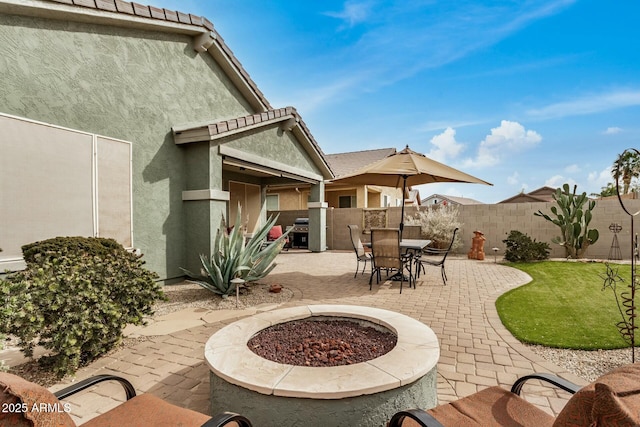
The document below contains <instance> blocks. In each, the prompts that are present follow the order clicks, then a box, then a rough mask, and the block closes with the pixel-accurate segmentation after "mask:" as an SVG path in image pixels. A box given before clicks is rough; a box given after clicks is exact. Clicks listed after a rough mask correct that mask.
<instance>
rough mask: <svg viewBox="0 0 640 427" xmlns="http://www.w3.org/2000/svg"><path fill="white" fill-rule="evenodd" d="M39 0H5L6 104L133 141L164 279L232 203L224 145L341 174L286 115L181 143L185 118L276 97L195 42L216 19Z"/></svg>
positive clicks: (244, 110) (135, 174) (227, 115)
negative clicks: (158, 18)
mask: <svg viewBox="0 0 640 427" xmlns="http://www.w3.org/2000/svg"><path fill="white" fill-rule="evenodd" d="M32 4H33V5H35V6H37V7H34V8H31V7H25V8H23V7H20V8H16V7H14V5H12V4H5V3H3V2H2V1H0V40H2V41H3V42H2V43H0V70H2V79H0V93H1V94H2V96H0V112H2V113H5V114H11V115H15V116H19V117H25V118H29V119H33V120H38V121H42V122H46V123H51V124H54V125H58V126H63V127H68V128H71V129H77V130H80V131H85V132H90V133H95V134H99V135H105V136H107V137H111V138H118V139H122V140H125V141H129V142H131V144H132V163H133V164H132V188H133V197H132V198H133V236H134V237H133V246H134V247H135V248H139V249H140V250H141V251H142V253H144V255H145V260H146V262H147V266H148V267H149V268H151V269H152V270H154V271H156V272H157V273H158V274H159V275H160V277H161V278H162V279H165V280H170V279H173V278H178V277H181V276H183V273H182V271H181V270H180V267H190V268H195V267H197V263H198V261H197V255H198V254H199V253H204V254H207V253H208V252H209V249H210V248H209V245H210V242H211V239H212V236H214V235H215V230H216V229H217V228H218V225H219V221H220V217H221V215H226V214H227V211H228V205H227V200H225V196H224V192H225V191H226V190H227V186H228V181H229V176H225V172H224V171H223V169H224V167H223V159H224V157H225V156H224V155H222V154H221V150H222V149H221V146H223V145H228V146H229V147H230V148H233V149H234V150H236V152H238V153H248V155H249V157H250V156H251V155H253V156H255V157H258V158H267V159H270V160H277V161H278V162H279V164H282V165H294V166H295V167H296V168H297V169H299V170H304V171H308V172H309V173H312V174H319V175H322V174H324V175H325V176H326V177H327V178H330V177H331V175H330V174H329V175H327V172H326V170H321V169H322V168H320V167H318V166H317V164H318V162H319V160H318V159H317V158H312V157H313V155H312V154H309V149H308V148H307V147H305V146H303V145H302V144H301V143H300V142H299V140H298V138H297V137H295V136H293V134H292V133H291V132H290V131H283V130H282V129H281V128H279V127H278V126H276V125H273V126H266V127H265V128H262V129H254V130H251V131H247V132H245V133H242V134H236V135H235V136H233V137H231V138H229V139H227V140H225V141H216V142H212V141H204V142H195V143H191V144H182V145H178V144H177V143H176V141H175V136H174V133H173V132H172V128H173V127H175V126H176V125H182V124H186V123H194V122H205V123H215V122H219V121H223V120H229V119H232V118H235V117H242V116H248V115H251V114H255V113H260V112H261V111H266V110H267V109H268V108H270V106H269V105H268V104H265V106H264V107H262V108H258V107H257V106H256V102H255V101H252V100H249V99H248V98H247V97H246V96H245V92H243V91H242V90H240V89H239V88H238V87H237V85H236V82H235V81H234V80H233V79H231V78H230V77H229V74H228V71H227V70H225V69H223V67H221V66H220V64H219V62H218V61H217V60H216V59H214V56H213V55H211V54H209V53H208V52H207V51H202V52H198V51H196V48H197V47H198V46H195V41H194V37H195V36H197V35H198V33H199V32H200V33H203V34H206V32H207V31H206V29H205V28H202V27H198V28H193V29H192V28H191V27H193V26H192V25H183V24H176V23H172V22H167V23H164V22H163V23H161V24H158V23H157V22H155V21H154V22H152V24H154V25H152V26H150V25H148V22H149V19H148V18H137V17H130V16H124V17H123V18H122V19H124V20H123V21H122V22H121V21H120V19H121V15H122V14H118V13H115V12H114V13H112V12H103V11H96V10H93V9H91V10H87V11H85V8H82V7H80V6H67V5H60V4H59V3H57V2H48V1H35V2H32ZM49 7H51V8H53V9H55V11H52V12H51V13H48V12H47V11H46V10H47V9H48V8H49ZM43 10H44V11H45V12H44V13H43ZM78 11H79V12H78ZM54 12H55V13H54ZM14 13H16V14H14ZM78 13H80V14H78ZM83 14H84V16H83ZM43 15H44V16H46V17H42V16H43ZM86 21H89V22H86ZM156 24H157V25H156ZM161 26H163V27H162V28H161ZM156 27H157V28H158V29H157V30H156V29H155V28H156ZM164 27H166V28H164ZM240 71H242V72H244V70H240ZM240 74H242V73H240ZM258 96H261V94H258ZM244 179H246V180H247V181H251V180H257V181H258V182H259V183H260V184H261V185H264V184H265V183H266V182H267V180H266V179H264V178H260V179H258V178H255V177H251V178H248V177H246V176H245V177H244ZM14 184H15V183H14ZM193 190H196V191H198V190H206V191H209V190H213V191H214V193H215V194H216V196H214V197H205V198H200V199H197V200H183V198H184V195H183V192H184V191H193ZM218 191H220V192H222V193H220V194H222V196H220V195H219V194H218V193H217V192H218ZM263 196H264V195H263ZM227 199H228V197H227ZM318 203H319V204H320V205H319V206H321V205H322V203H323V200H321V199H320V200H318ZM321 207H322V206H321ZM51 237H52V236H51Z"/></svg>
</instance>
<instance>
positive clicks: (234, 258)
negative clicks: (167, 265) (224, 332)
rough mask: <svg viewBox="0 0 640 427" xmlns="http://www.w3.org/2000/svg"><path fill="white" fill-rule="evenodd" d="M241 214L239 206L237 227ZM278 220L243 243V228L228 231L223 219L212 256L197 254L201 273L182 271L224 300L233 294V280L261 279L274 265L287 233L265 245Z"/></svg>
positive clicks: (270, 221) (263, 227) (249, 280)
mask: <svg viewBox="0 0 640 427" xmlns="http://www.w3.org/2000/svg"><path fill="white" fill-rule="evenodd" d="M240 218H241V213H240V207H238V215H237V217H236V224H240V223H241V221H240ZM277 220H278V217H277V216H276V217H270V218H269V220H268V221H267V222H266V223H265V224H264V225H263V226H262V227H260V229H259V230H257V231H256V232H255V233H254V234H253V237H251V239H249V241H246V242H245V237H244V234H243V232H242V227H234V228H233V229H232V230H231V231H228V230H227V224H226V222H225V220H224V217H222V220H221V221H220V228H218V231H217V233H216V238H215V241H214V245H213V254H211V257H210V258H207V257H206V256H205V255H200V262H201V263H202V274H200V275H196V274H194V273H192V272H190V271H188V270H185V269H184V268H183V269H182V271H184V272H185V273H186V274H187V275H188V276H189V277H190V278H191V279H192V280H193V281H194V282H195V283H197V284H199V285H200V286H202V287H203V288H205V289H208V290H210V291H211V292H214V293H216V294H219V295H222V297H223V298H226V297H227V296H229V295H230V294H231V293H232V292H234V291H235V285H234V284H232V283H231V280H232V279H236V278H240V279H243V280H244V281H245V282H254V281H256V280H259V279H262V278H263V277H265V276H266V275H267V274H269V273H270V272H271V270H273V269H274V268H275V266H276V264H275V263H274V262H273V261H274V259H275V258H276V256H277V255H278V254H279V253H280V251H281V250H282V248H283V246H284V241H285V238H286V236H287V234H289V231H287V232H286V233H283V234H282V236H280V237H279V238H278V239H277V240H274V241H272V242H269V244H268V245H266V244H265V242H266V238H267V234H268V233H269V230H271V227H273V226H274V224H275V223H276V221H277Z"/></svg>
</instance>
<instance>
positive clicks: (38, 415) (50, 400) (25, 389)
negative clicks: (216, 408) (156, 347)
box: [0, 373, 251, 427]
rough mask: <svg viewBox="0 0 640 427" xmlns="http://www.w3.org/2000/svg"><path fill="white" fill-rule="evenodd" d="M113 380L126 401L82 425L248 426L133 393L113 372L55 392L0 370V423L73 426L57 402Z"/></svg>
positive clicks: (224, 416) (240, 418)
mask: <svg viewBox="0 0 640 427" xmlns="http://www.w3.org/2000/svg"><path fill="white" fill-rule="evenodd" d="M103 381H117V382H118V383H120V384H121V385H122V387H123V388H124V392H125V395H126V402H124V403H122V404H120V405H118V406H116V407H115V408H113V409H111V410H110V411H107V412H105V413H104V414H101V415H98V416H97V417H95V418H93V419H91V420H89V421H87V422H86V423H84V424H82V426H83V427H107V426H154V427H163V426H166V427H170V426H171V427H174V426H183V427H188V426H203V427H222V426H225V427H226V426H228V427H251V423H250V422H249V420H247V419H246V418H245V417H243V416H241V415H238V414H234V413H231V412H224V413H221V414H218V415H215V416H213V417H209V416H208V415H205V414H201V413H199V412H196V411H192V410H190V409H185V408H181V407H179V406H176V405H172V404H170V403H167V402H165V401H163V400H162V399H160V398H158V397H155V396H153V395H151V394H148V393H147V394H142V395H139V396H136V391H135V389H134V388H133V385H131V383H130V382H129V381H127V380H126V379H124V378H121V377H117V376H115V375H98V376H95V377H91V378H88V379H86V380H82V381H79V382H78V383H77V384H73V385H71V386H69V387H66V388H64V389H62V390H60V391H57V392H55V393H51V392H50V391H49V390H47V389H46V388H44V387H42V386H40V385H38V384H34V383H32V382H29V381H26V380H24V379H22V378H20V377H19V376H17V375H13V374H8V373H0V405H1V406H2V409H3V410H2V412H0V425H2V426H25V427H26V426H30V427H49V426H56V427H61V426H63V427H74V426H75V423H74V422H73V420H72V419H71V417H70V416H69V414H68V409H70V408H71V406H70V405H69V404H68V403H67V404H65V403H64V402H61V400H62V399H65V398H67V397H69V396H71V395H73V394H76V393H78V392H80V391H82V390H85V389H87V388H89V387H93V386H94V385H96V384H98V383H101V382H103Z"/></svg>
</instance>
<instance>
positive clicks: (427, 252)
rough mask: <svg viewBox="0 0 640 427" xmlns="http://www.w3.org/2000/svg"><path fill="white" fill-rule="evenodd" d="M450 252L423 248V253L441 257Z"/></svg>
mask: <svg viewBox="0 0 640 427" xmlns="http://www.w3.org/2000/svg"><path fill="white" fill-rule="evenodd" d="M447 252H449V249H437V248H423V249H422V253H423V254H427V255H429V254H430V255H441V254H446V253H447Z"/></svg>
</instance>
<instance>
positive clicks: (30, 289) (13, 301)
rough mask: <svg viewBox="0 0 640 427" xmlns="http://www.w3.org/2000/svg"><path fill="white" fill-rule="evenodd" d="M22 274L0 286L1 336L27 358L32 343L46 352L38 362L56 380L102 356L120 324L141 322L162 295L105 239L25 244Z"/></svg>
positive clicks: (135, 261) (137, 260)
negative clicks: (13, 338)
mask: <svg viewBox="0 0 640 427" xmlns="http://www.w3.org/2000/svg"><path fill="white" fill-rule="evenodd" d="M23 249H24V250H26V252H28V253H29V255H25V259H26V260H27V269H26V270H24V271H21V272H18V273H15V274H12V275H10V276H8V277H7V280H4V281H1V282H0V298H2V300H3V301H1V302H2V303H4V304H5V305H4V306H5V307H10V309H9V310H6V311H3V312H0V332H1V333H7V334H13V335H15V336H17V337H18V338H19V339H20V341H21V342H20V347H21V349H22V351H23V353H24V354H25V355H26V356H28V357H31V356H32V355H33V348H34V347H35V345H41V346H43V347H44V348H45V349H48V350H51V351H52V355H51V356H49V357H47V358H43V359H41V362H42V363H46V364H47V365H49V364H51V366H52V369H53V371H54V372H56V373H57V374H58V375H59V376H64V375H66V374H70V373H73V372H75V370H76V369H77V368H78V367H79V366H81V365H83V364H86V363H88V362H90V361H92V360H94V359H96V358H97V357H99V356H101V355H103V354H105V353H106V352H107V351H109V350H111V349H112V348H113V347H114V346H116V345H117V344H118V343H119V342H120V341H121V339H122V330H123V329H124V327H125V326H126V325H127V324H130V323H132V324H134V325H139V324H142V323H144V320H143V318H144V316H146V315H150V314H152V306H153V303H154V302H155V301H156V300H158V299H162V298H164V296H163V293H162V290H161V289H160V286H159V285H158V284H157V283H155V281H154V279H155V278H156V277H157V276H156V274H155V273H152V272H150V271H148V270H146V269H145V268H144V267H143V264H144V262H143V261H142V260H141V256H138V255H135V254H132V253H130V252H127V251H126V250H125V249H124V248H123V247H122V245H120V244H118V243H117V242H116V241H115V240H112V239H102V238H84V237H73V238H55V239H50V240H45V241H43V242H37V243H36V244H31V245H25V247H24V248H23Z"/></svg>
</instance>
